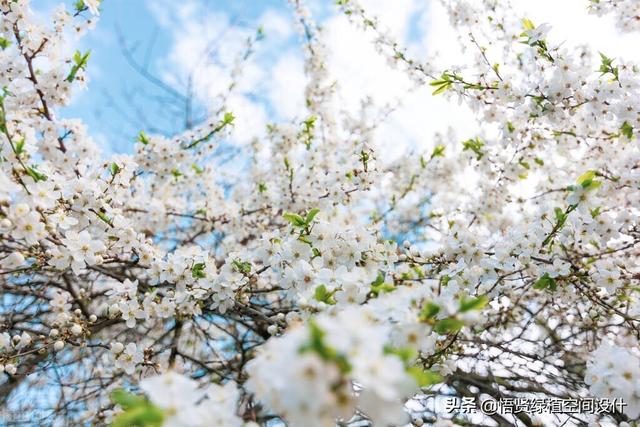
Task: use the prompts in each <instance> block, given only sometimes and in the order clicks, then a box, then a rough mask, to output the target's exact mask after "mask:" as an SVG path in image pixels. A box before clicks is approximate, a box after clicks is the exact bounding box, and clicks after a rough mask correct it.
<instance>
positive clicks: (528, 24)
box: [522, 18, 536, 30]
mask: <svg viewBox="0 0 640 427" xmlns="http://www.w3.org/2000/svg"><path fill="white" fill-rule="evenodd" d="M522 28H524V29H525V30H533V29H534V28H536V26H535V24H534V23H533V22H532V21H531V20H530V19H527V18H524V19H523V20H522Z"/></svg>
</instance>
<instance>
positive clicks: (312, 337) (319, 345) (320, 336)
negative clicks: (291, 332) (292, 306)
mask: <svg viewBox="0 0 640 427" xmlns="http://www.w3.org/2000/svg"><path fill="white" fill-rule="evenodd" d="M308 325H309V341H308V342H307V343H306V344H305V345H303V346H302V347H300V349H299V350H298V351H299V352H300V353H306V352H308V351H312V352H314V353H316V354H317V355H318V356H320V358H321V359H323V360H325V361H327V362H332V363H335V364H336V366H337V367H338V369H339V370H340V372H341V373H343V374H347V373H349V372H350V371H351V369H352V367H351V364H350V363H349V360H348V359H347V357H346V356H345V355H343V354H340V353H338V352H337V351H336V350H335V349H334V348H332V347H330V346H328V345H327V344H326V343H325V342H324V336H325V334H326V333H325V331H323V330H322V329H321V328H320V327H319V326H318V325H317V323H316V322H315V321H314V320H313V319H311V320H310V321H309V323H308Z"/></svg>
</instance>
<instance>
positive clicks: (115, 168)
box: [109, 163, 121, 176]
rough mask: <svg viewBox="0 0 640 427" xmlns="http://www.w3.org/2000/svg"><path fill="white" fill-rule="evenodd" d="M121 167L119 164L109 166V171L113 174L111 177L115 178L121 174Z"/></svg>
mask: <svg viewBox="0 0 640 427" xmlns="http://www.w3.org/2000/svg"><path fill="white" fill-rule="evenodd" d="M120 170H121V169H120V166H118V164H117V163H111V165H110V166H109V171H110V172H111V175H113V176H115V175H117V174H118V172H120Z"/></svg>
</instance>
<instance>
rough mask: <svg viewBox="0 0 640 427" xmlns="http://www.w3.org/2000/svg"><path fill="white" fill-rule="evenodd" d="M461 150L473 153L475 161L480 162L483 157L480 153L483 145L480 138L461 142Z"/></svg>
mask: <svg viewBox="0 0 640 427" xmlns="http://www.w3.org/2000/svg"><path fill="white" fill-rule="evenodd" d="M462 145H463V147H464V148H463V149H462V151H467V150H470V151H473V152H474V153H475V154H476V159H477V160H480V159H482V157H483V156H484V153H483V152H482V147H484V143H483V142H482V141H481V140H480V138H474V139H468V140H466V141H462Z"/></svg>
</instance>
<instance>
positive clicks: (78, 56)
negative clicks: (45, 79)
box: [66, 50, 91, 83]
mask: <svg viewBox="0 0 640 427" xmlns="http://www.w3.org/2000/svg"><path fill="white" fill-rule="evenodd" d="M89 55H91V51H87V52H86V53H84V54H82V53H80V51H79V50H76V52H75V53H74V54H73V58H72V60H73V63H74V65H73V67H71V71H70V72H69V75H68V76H67V78H66V80H67V81H68V82H69V83H71V82H73V81H74V80H75V78H76V74H78V71H80V70H85V69H86V68H87V62H88V61H89Z"/></svg>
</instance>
